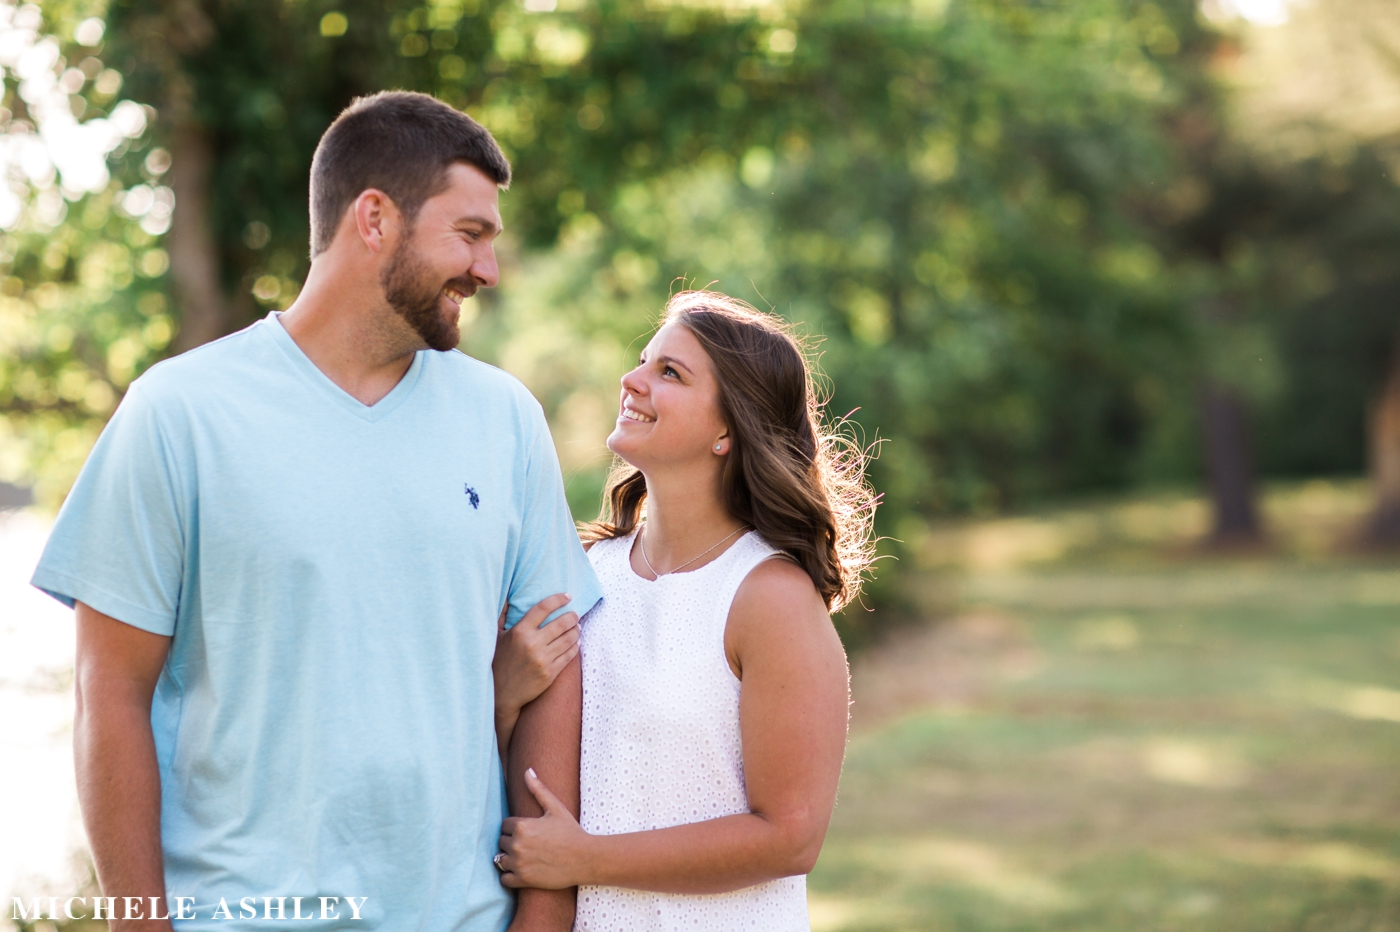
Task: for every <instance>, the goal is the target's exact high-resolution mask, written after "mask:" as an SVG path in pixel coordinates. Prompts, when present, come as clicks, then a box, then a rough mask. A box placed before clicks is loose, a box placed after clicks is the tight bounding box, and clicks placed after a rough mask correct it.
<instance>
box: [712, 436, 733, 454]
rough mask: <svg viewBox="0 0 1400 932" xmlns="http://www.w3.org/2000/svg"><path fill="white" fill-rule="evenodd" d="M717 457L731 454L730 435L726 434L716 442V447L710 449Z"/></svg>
mask: <svg viewBox="0 0 1400 932" xmlns="http://www.w3.org/2000/svg"><path fill="white" fill-rule="evenodd" d="M710 449H711V451H712V452H714V454H715V455H716V456H723V455H724V454H726V453H728V452H729V435H728V434H725V435H724V436H722V437H720V438H719V439H718V440H716V441H715V445H714V446H713V447H711V448H710Z"/></svg>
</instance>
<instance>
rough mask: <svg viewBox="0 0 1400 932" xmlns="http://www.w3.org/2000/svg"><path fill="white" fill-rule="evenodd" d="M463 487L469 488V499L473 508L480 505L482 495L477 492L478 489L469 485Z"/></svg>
mask: <svg viewBox="0 0 1400 932" xmlns="http://www.w3.org/2000/svg"><path fill="white" fill-rule="evenodd" d="M462 488H464V489H466V490H467V501H469V502H471V503H472V508H473V509H475V508H478V507H480V506H481V496H480V495H477V494H476V489H474V488H472V487H471V486H469V485H463V486H462Z"/></svg>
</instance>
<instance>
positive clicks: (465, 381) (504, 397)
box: [437, 350, 544, 420]
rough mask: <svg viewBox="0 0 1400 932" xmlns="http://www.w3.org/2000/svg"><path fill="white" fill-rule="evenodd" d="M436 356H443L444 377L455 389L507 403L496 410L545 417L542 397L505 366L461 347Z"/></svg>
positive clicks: (488, 399)
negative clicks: (479, 357) (485, 359)
mask: <svg viewBox="0 0 1400 932" xmlns="http://www.w3.org/2000/svg"><path fill="white" fill-rule="evenodd" d="M437 355H438V356H440V357H441V367H442V371H443V373H444V376H445V378H446V379H447V380H448V382H449V384H451V386H452V388H453V389H454V390H461V391H463V392H470V393H471V395H472V396H473V397H474V398H476V399H478V400H479V401H480V402H481V403H484V404H488V405H489V404H494V405H497V406H500V405H504V406H505V407H504V408H501V407H498V408H496V413H505V412H510V413H513V414H517V415H521V416H524V417H525V418H527V419H530V420H534V419H536V418H543V417H544V409H543V408H542V407H541V406H540V403H539V400H538V399H536V398H535V396H534V395H532V394H531V393H530V390H529V389H528V388H526V387H525V383H524V382H521V381H520V380H519V379H518V378H516V377H515V376H513V375H511V374H510V373H509V372H507V371H505V370H504V369H501V368H499V367H498V366H493V365H491V364H490V363H487V362H482V361H481V360H480V359H477V358H476V357H474V356H468V355H467V354H466V353H463V352H462V351H461V350H448V351H447V352H445V353H439V354H437Z"/></svg>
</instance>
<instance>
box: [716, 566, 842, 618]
mask: <svg viewBox="0 0 1400 932" xmlns="http://www.w3.org/2000/svg"><path fill="white" fill-rule="evenodd" d="M729 623H730V626H731V627H732V628H733V627H737V628H739V629H741V630H742V629H746V628H749V627H757V628H758V629H760V630H761V631H763V632H766V633H770V634H773V635H776V636H778V637H780V638H781V637H788V636H793V635H801V634H804V633H811V632H812V630H813V629H814V628H815V629H818V630H820V629H824V628H830V627H831V616H830V615H829V614H828V613H827V610H826V603H825V602H823V601H822V597H821V594H820V593H818V592H817V587H816V585H815V584H813V582H812V577H811V576H809V575H807V571H806V570H804V569H803V568H802V567H801V566H799V565H797V563H795V562H794V561H792V560H790V559H785V558H783V557H773V558H770V559H767V560H764V561H763V562H762V563H760V564H758V565H757V566H755V567H754V568H753V569H752V570H751V571H750V572H749V575H748V576H746V577H745V578H744V581H743V582H742V583H741V584H740V585H739V590H738V591H737V592H736V593H735V594H734V602H733V604H732V605H731V607H730V610H729Z"/></svg>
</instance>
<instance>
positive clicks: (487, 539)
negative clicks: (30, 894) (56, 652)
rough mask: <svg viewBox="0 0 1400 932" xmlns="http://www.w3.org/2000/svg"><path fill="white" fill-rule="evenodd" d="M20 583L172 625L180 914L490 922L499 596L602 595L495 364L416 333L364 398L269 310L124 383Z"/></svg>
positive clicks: (543, 439) (507, 904)
mask: <svg viewBox="0 0 1400 932" xmlns="http://www.w3.org/2000/svg"><path fill="white" fill-rule="evenodd" d="M33 582H34V585H36V586H38V587H39V588H41V589H43V590H45V591H47V592H49V593H50V594H52V595H54V596H55V597H57V598H59V599H60V600H62V601H63V602H65V603H67V604H69V605H71V604H72V603H73V601H74V600H75V599H76V600H80V601H82V602H84V603H86V604H88V605H90V606H92V607H93V608H95V609H97V610H98V611H100V612H103V613H104V614H107V615H110V616H112V617H113V618H116V619H118V620H120V621H123V622H125V623H127V624H129V625H133V626H135V627H138V628H142V629H144V630H146V631H151V632H154V633H156V634H162V635H171V636H173V639H172V641H171V644H170V653H169V658H168V660H167V662H166V664H165V668H164V670H163V671H162V673H161V676H160V681H159V684H158V686H157V688H156V693H155V700H154V706H153V708H152V712H151V722H152V725H153V728H154V732H155V742H156V754H157V757H158V760H159V765H160V778H161V790H162V798H161V840H162V846H163V848H164V853H165V869H166V883H167V887H168V891H167V892H168V895H169V896H170V897H172V898H173V897H176V896H184V897H193V903H192V910H193V912H194V913H195V916H196V918H195V919H193V920H185V921H177V922H176V923H175V926H176V927H177V928H178V929H181V930H206V929H207V930H215V929H217V930H222V932H236V930H253V929H259V930H263V932H265V930H267V929H269V928H274V927H275V928H288V927H294V928H297V929H303V930H307V932H311V930H325V929H332V928H334V929H363V930H400V929H411V930H415V932H449V930H463V932H477V930H480V932H497V930H500V929H504V928H505V927H506V925H507V924H508V921H509V919H510V914H511V900H510V897H509V896H508V894H507V893H506V891H504V890H503V889H502V888H501V885H500V882H499V880H498V875H497V872H496V870H495V868H494V867H493V866H492V863H491V857H492V855H493V854H494V853H495V852H496V850H497V839H498V837H499V832H500V824H501V819H502V818H503V817H504V816H505V814H506V813H505V804H504V786H503V780H502V775H501V767H500V761H499V758H498V756H497V752H496V743H495V734H494V730H493V714H492V701H493V692H492V681H491V656H492V652H493V650H494V648H495V639H496V619H497V617H498V616H499V614H500V610H501V606H502V605H503V604H506V603H508V604H509V611H508V619H509V620H510V621H511V622H512V623H513V622H515V621H517V620H518V619H519V618H520V616H521V615H522V614H524V612H525V611H527V610H528V609H529V608H530V607H531V606H532V605H534V604H535V603H536V602H538V601H539V600H540V599H543V598H544V597H546V596H548V595H551V594H553V593H556V592H568V593H570V594H572V596H573V597H574V600H573V603H572V605H571V606H570V607H571V608H572V609H573V610H574V611H576V612H578V613H579V615H580V616H581V615H582V614H583V613H584V612H585V611H587V610H588V609H589V608H590V607H592V605H593V604H594V603H595V602H596V601H597V600H598V599H599V598H600V592H599V589H598V582H597V580H596V579H595V577H594V575H593V571H592V569H591V567H590V565H589V563H588V559H587V557H586V556H585V555H584V552H583V549H582V547H581V546H580V544H579V541H578V537H577V535H576V534H575V532H574V525H573V521H572V519H571V517H570V514H569V509H568V506H567V504H566V502H565V498H564V487H563V482H562V480H561V477H560V472H559V464H558V460H557V458H556V456H555V452H554V447H553V444H552V442H551V440H550V436H549V430H548V428H547V426H546V424H545V420H544V416H543V413H542V412H541V410H540V406H539V404H538V403H537V402H536V401H535V399H534V398H533V397H531V395H530V394H529V392H528V391H526V390H525V388H524V387H523V386H522V385H521V384H520V383H519V382H517V381H516V380H515V379H514V378H512V377H511V376H509V375H507V374H505V373H504V372H501V371H500V370H498V369H495V368H493V367H491V366H488V365H486V364H484V363H481V362H478V361H477V360H474V359H472V358H470V357H468V356H465V355H463V354H462V353H459V352H455V351H454V352H448V353H439V352H433V351H430V350H424V351H422V352H419V353H418V354H417V355H416V356H415V357H414V359H413V363H412V365H411V366H410V367H409V369H408V372H407V374H405V375H404V377H403V379H402V380H401V381H400V382H399V384H398V385H397V386H396V387H395V388H394V389H393V391H391V392H390V393H389V394H388V395H386V396H385V397H384V398H383V399H382V400H381V401H379V402H378V403H377V404H375V405H373V406H372V407H366V406H365V405H363V404H361V403H360V402H358V401H356V400H355V399H354V398H352V397H351V396H350V395H348V394H346V393H345V392H344V391H342V390H341V389H340V388H338V387H337V386H336V385H335V384H334V383H333V382H331V381H330V380H329V379H328V378H326V376H325V375H324V374H322V373H321V371H320V370H318V369H317V368H316V366H315V365H314V364H313V363H312V362H311V360H310V359H308V358H307V357H306V355H305V354H303V353H302V352H301V350H300V349H299V348H298V347H297V345H296V343H295V341H293V340H292V338H291V337H290V336H289V335H288V334H287V331H286V330H285V329H284V328H283V327H282V324H281V323H280V322H279V321H278V319H277V316H276V315H275V314H272V315H269V316H268V317H267V318H266V319H264V320H261V321H259V322H258V323H256V324H254V325H253V326H251V327H249V328H247V329H246V330H243V331H241V332H239V333H236V334H233V335H232V336H229V337H225V338H224V339H222V340H219V341H217V342H215V343H212V344H209V345H207V346H204V347H201V348H199V349H197V350H193V351H191V352H188V353H185V354H184V355H182V356H178V357H176V358H174V359H171V360H168V361H166V362H163V363H161V364H159V365H157V366H155V367H153V368H152V369H151V370H150V371H149V372H147V373H146V374H145V375H143V376H142V377H141V378H139V379H137V380H136V381H135V382H134V383H133V384H132V385H131V388H130V390H129V391H128V392H127V395H126V397H125V398H124V399H123V401H122V403H121V406H120V407H119V408H118V410H117V412H116V414H115V415H114V416H113V417H112V420H111V422H110V423H109V424H108V425H107V428H106V430H104V431H103V433H102V436H101V438H100V439H99V440H98V442H97V445H96V446H95V447H94V449H93V451H92V455H91V456H90V457H89V459H88V462H87V464H86V466H84V468H83V471H82V474H81V475H80V476H79V478H78V481H77V484H76V485H75V486H74V487H73V491H72V493H71V494H70V495H69V497H68V500H67V501H66V502H65V503H64V505H63V509H62V511H61V512H60V513H59V516H58V521H57V523H56V524H55V525H54V529H53V533H52V536H51V537H50V539H49V543H48V546H47V547H46V549H45V550H44V555H43V558H42V559H41V560H40V562H39V566H38V569H37V571H36V572H35V574H34V579H33ZM278 897H287V898H288V899H286V900H285V901H284V902H283V904H282V906H283V908H284V909H285V914H284V919H285V920H287V921H285V922H279V921H277V919H276V917H277V908H278V906H277V902H278V901H277V898H278ZM291 897H301V898H302V899H301V907H300V914H301V915H302V916H303V917H304V916H308V915H311V916H315V917H316V918H313V919H295V920H294V919H293V911H292V908H293V903H292V900H291V899H290V898H291ZM320 897H339V898H340V899H339V901H338V903H332V904H331V908H332V911H334V912H336V913H338V914H339V919H329V918H328V919H321V918H320V916H321V915H322V902H321V901H320V899H319V898H320ZM346 897H355V898H356V900H357V901H358V900H359V899H360V898H367V899H366V900H365V901H364V902H363V904H361V905H360V908H359V913H360V918H359V920H358V921H355V920H353V919H352V911H351V909H350V907H349V906H348V905H347V902H346V900H345V898H346ZM245 898H254V899H253V901H252V902H253V905H254V907H255V909H256V913H257V918H256V919H247V918H246V916H247V908H246V904H243V903H242V901H243V900H244V899H245ZM264 898H271V903H270V904H265V903H264ZM221 899H223V900H224V901H226V903H227V905H228V915H227V916H225V915H224V913H223V912H220V911H219V903H220V900H221ZM187 905H188V904H187ZM241 905H242V908H240V906H241ZM269 909H270V910H271V915H272V919H270V920H269V919H268V918H265V913H266V911H267V910H269ZM188 911H189V910H188V909H187V914H188ZM216 912H218V915H217V918H216V915H215V914H216Z"/></svg>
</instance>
